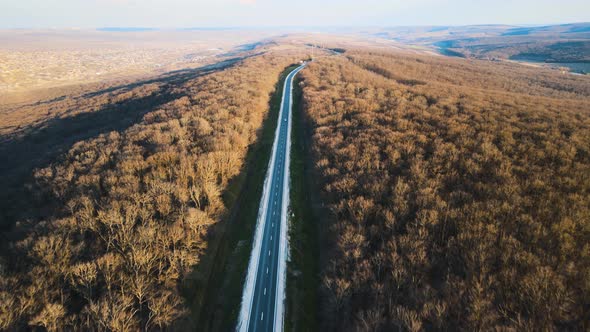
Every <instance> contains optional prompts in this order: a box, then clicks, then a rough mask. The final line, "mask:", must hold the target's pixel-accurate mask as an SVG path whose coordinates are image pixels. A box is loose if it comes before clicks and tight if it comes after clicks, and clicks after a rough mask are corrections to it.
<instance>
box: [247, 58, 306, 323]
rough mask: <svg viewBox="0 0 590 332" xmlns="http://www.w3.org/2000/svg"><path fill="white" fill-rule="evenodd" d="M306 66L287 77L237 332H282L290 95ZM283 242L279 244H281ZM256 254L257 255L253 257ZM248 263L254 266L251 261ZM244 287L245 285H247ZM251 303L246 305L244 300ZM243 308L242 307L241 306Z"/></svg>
mask: <svg viewBox="0 0 590 332" xmlns="http://www.w3.org/2000/svg"><path fill="white" fill-rule="evenodd" d="M304 66H305V64H303V65H301V66H299V67H298V68H296V69H295V70H293V71H292V72H291V73H290V74H289V75H288V76H287V78H286V80H285V85H284V90H283V99H282V103H281V111H280V115H279V123H278V126H279V128H278V130H277V131H276V136H275V143H274V146H273V155H272V157H271V164H270V166H271V167H272V169H269V170H268V171H267V172H270V173H267V174H269V175H268V176H269V177H268V179H267V185H268V184H270V188H269V190H268V191H267V192H268V195H267V196H266V197H264V198H263V199H262V201H261V209H262V210H265V211H266V213H265V214H261V219H264V222H263V223H261V221H262V220H259V221H258V222H257V224H258V225H259V226H258V227H262V229H261V230H262V232H263V233H262V242H261V245H260V246H259V247H258V248H257V247H256V246H253V247H254V249H253V251H257V252H253V254H252V258H251V260H254V261H256V259H255V258H256V257H258V260H257V263H258V264H257V268H256V277H255V282H254V290H253V292H249V293H250V294H251V295H250V297H251V298H250V299H246V305H249V306H250V307H249V309H250V310H249V313H248V318H247V321H245V322H240V324H243V325H241V326H238V330H241V331H244V330H247V331H278V330H282V326H283V325H282V321H283V299H284V286H285V285H284V274H285V264H286V262H285V260H286V256H287V255H286V241H287V239H286V233H287V229H286V228H287V225H286V220H287V215H286V214H287V206H286V205H288V199H289V197H288V195H289V192H288V181H289V179H288V174H289V172H288V167H289V157H288V155H287V154H288V152H289V151H290V150H289V144H290V140H289V135H290V126H291V116H290V114H291V104H292V102H291V99H292V97H291V93H292V83H293V77H294V76H295V75H296V74H297V73H298V72H299V71H300V70H301V69H303V67H304ZM281 242H282V243H281ZM255 255H256V256H255ZM250 264H256V262H255V263H253V262H250ZM246 287H247V286H246ZM248 300H249V301H250V303H247V301H248ZM243 305H244V304H243Z"/></svg>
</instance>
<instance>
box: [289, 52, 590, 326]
mask: <svg viewBox="0 0 590 332" xmlns="http://www.w3.org/2000/svg"><path fill="white" fill-rule="evenodd" d="M302 75H303V76H302V77H303V79H302V83H301V86H302V89H303V98H304V109H305V116H306V121H307V123H308V126H309V128H310V131H311V144H312V147H313V155H312V158H313V163H314V168H315V173H316V174H317V177H318V179H317V181H318V182H319V183H320V186H321V188H322V197H323V200H324V202H325V203H326V204H327V205H328V206H329V208H330V211H331V219H330V220H329V221H326V222H324V223H323V224H322V227H323V228H324V229H325V230H326V232H325V236H324V238H323V239H321V241H320V243H321V245H322V246H324V250H326V257H324V258H323V259H322V264H321V269H322V275H321V280H322V284H321V286H320V287H321V298H322V300H321V301H322V302H321V304H320V308H321V313H320V321H321V323H322V324H323V328H324V329H325V330H328V331H342V330H344V331H391V330H398V329H399V330H408V331H420V330H424V329H426V330H467V331H474V330H494V329H513V330H586V329H588V328H589V326H590V325H589V324H590V321H589V320H588V319H589V317H590V311H589V308H588V299H590V284H589V283H588V280H590V244H589V242H588V239H589V238H590V150H589V149H590V80H589V79H588V78H587V77H576V76H572V75H559V73H558V72H550V71H543V70H540V71H539V70H538V69H530V68H526V67H523V66H515V65H503V64H497V63H489V62H481V61H468V60H458V59H449V58H443V57H424V56H415V55H412V56H404V55H402V54H399V53H387V52H383V51H375V52H370V51H366V50H364V51H360V50H349V51H348V52H346V53H345V54H344V55H342V56H334V57H330V58H323V59H319V60H318V61H316V62H314V63H312V64H310V65H309V67H308V69H306V70H305V71H304V72H303V73H302Z"/></svg>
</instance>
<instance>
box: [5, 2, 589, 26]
mask: <svg viewBox="0 0 590 332" xmlns="http://www.w3.org/2000/svg"><path fill="white" fill-rule="evenodd" d="M587 21H590V2H588V1H587V0H563V1H560V2H557V1H555V0H522V1H518V2H517V3H515V1H511V0H498V1H481V0H475V1H473V0H447V1H443V0H414V1H402V0H366V1H358V0H356V1H355V0H325V1H321V2H320V1H317V0H299V1H292V2H287V1H277V0H146V1H140V0H84V1H80V0H55V1H45V0H19V1H16V0H0V28H1V29H7V28H8V29H10V28H71V27H78V28H95V27H105V26H117V27H137V26H141V27H157V28H178V27H303V26H315V27H320V26H401V25H471V24H514V25H518V24H521V25H524V24H559V23H570V22H587Z"/></svg>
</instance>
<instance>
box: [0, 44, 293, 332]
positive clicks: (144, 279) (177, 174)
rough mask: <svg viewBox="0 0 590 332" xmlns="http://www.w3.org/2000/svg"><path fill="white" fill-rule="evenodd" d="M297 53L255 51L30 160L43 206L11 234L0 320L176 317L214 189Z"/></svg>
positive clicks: (59, 323)
mask: <svg viewBox="0 0 590 332" xmlns="http://www.w3.org/2000/svg"><path fill="white" fill-rule="evenodd" d="M299 58H300V56H296V54H295V53H293V52H290V51H283V52H274V53H272V54H270V55H260V56H255V57H252V58H249V59H246V60H243V61H241V62H239V63H237V64H235V65H233V66H231V67H229V68H227V69H224V70H220V71H217V72H214V73H211V74H208V75H205V76H202V77H199V78H195V79H191V80H188V81H186V82H182V83H180V84H177V85H175V86H174V87H173V89H172V91H170V93H171V94H172V95H173V96H175V97H174V98H173V100H172V101H170V102H168V103H166V104H164V105H163V106H162V107H161V108H160V109H158V110H156V111H154V112H149V113H147V114H145V115H144V116H143V118H142V119H141V120H140V121H138V123H136V124H135V125H133V126H131V127H129V128H128V129H126V130H124V131H112V132H110V133H107V134H101V135H100V136H98V137H97V138H94V139H88V140H84V141H80V142H77V143H76V144H75V145H74V146H73V147H72V148H71V149H70V150H69V151H68V152H67V153H65V154H64V155H62V156H60V157H59V160H57V161H55V162H54V163H52V164H51V165H50V166H48V167H45V168H42V169H38V170H36V171H35V174H34V177H35V183H34V184H30V185H31V186H32V187H33V188H34V190H32V191H34V192H37V193H38V195H39V198H38V199H39V200H47V201H49V202H50V203H51V204H48V206H52V207H53V208H52V209H50V210H49V211H46V213H47V215H46V218H44V220H43V221H41V222H39V223H29V222H20V223H18V224H17V226H16V227H14V230H13V231H12V233H11V234H10V235H9V236H10V237H11V238H13V239H14V240H13V241H12V242H11V243H10V245H9V250H8V252H4V253H3V256H2V261H1V262H0V263H1V269H0V272H1V273H2V275H1V277H0V308H1V309H0V329H1V330H7V329H19V330H20V329H25V328H27V327H28V328H33V327H42V328H45V329H47V330H64V329H65V330H70V329H74V330H113V331H124V330H154V329H156V330H157V329H165V328H167V327H170V326H172V325H173V324H176V323H178V322H179V321H182V320H183V319H186V318H187V316H188V315H187V308H186V304H185V303H184V300H183V298H182V297H181V294H180V289H181V287H180V286H181V283H182V281H183V279H184V278H185V276H187V274H188V273H189V271H191V269H192V267H193V266H194V265H196V264H198V263H199V260H200V256H201V255H202V253H203V251H204V250H205V248H206V247H207V237H206V235H207V231H208V229H209V228H210V226H211V225H213V224H215V223H217V222H218V221H219V220H220V219H222V218H223V217H224V215H225V212H226V211H227V210H228V208H229V207H228V206H225V203H224V202H223V201H222V199H221V194H222V192H223V191H224V190H225V188H226V186H227V184H228V181H229V180H230V179H232V178H233V177H234V176H236V175H237V174H238V173H239V172H240V171H241V170H242V167H243V163H244V159H245V156H246V152H247V148H248V147H249V146H250V145H251V144H252V143H254V142H255V141H256V139H257V133H258V131H259V129H260V128H261V125H262V122H263V119H264V117H265V116H266V114H267V110H268V102H269V96H270V93H271V92H272V90H273V89H274V85H275V84H276V81H277V79H278V77H279V74H280V72H281V71H282V70H283V69H284V68H285V67H286V66H288V65H289V64H291V63H293V62H294V61H295V60H298V59H299ZM147 93H148V94H149V93H152V91H151V90H150V91H147ZM128 97H133V96H126V97H125V98H128Z"/></svg>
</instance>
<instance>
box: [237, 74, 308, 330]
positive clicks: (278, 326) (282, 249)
mask: <svg viewBox="0 0 590 332" xmlns="http://www.w3.org/2000/svg"><path fill="white" fill-rule="evenodd" d="M304 67H305V63H304V64H303V65H301V66H299V67H298V68H296V69H295V70H293V71H292V72H291V73H290V74H289V75H287V78H286V79H285V82H284V83H283V97H282V99H281V106H280V109H279V115H280V116H279V121H280V120H281V119H282V118H283V114H282V113H283V112H282V110H283V107H284V103H285V91H286V87H287V82H288V81H289V80H290V79H292V78H293V77H294V76H295V75H296V74H297V73H298V72H299V71H301V69H303V68H304ZM289 76H291V77H289ZM292 87H293V85H292V84H291V91H290V92H291V93H290V94H289V97H290V98H289V101H288V102H289V110H291V107H292V105H293V95H292ZM290 119H291V112H289V114H288V120H290ZM285 120H287V119H285ZM287 124H288V125H287V147H286V148H287V157H286V160H285V164H286V165H289V160H290V152H291V121H288V122H287ZM280 129H281V126H277V128H276V130H275V138H278V137H280V135H279V133H280ZM278 143H279V140H278V139H275V140H274V142H273V147H272V154H271V158H270V160H269V162H268V167H267V169H268V171H267V175H266V178H265V179H264V185H263V191H262V197H261V198H260V205H259V208H258V216H257V219H256V230H255V232H254V239H253V242H254V245H253V247H252V252H251V254H250V260H249V263H248V271H247V273H246V281H245V283H244V290H243V292H242V304H241V308H240V315H239V319H238V324H237V326H236V331H240V332H242V331H244V332H245V331H247V330H248V326H249V323H250V314H251V311H252V302H253V301H254V288H255V285H256V277H257V273H256V271H258V265H259V260H260V252H261V249H262V236H263V233H264V225H265V223H266V211H267V210H268V203H269V197H268V196H269V194H270V187H271V186H272V179H273V175H274V167H272V166H273V165H274V163H275V159H276V154H277V146H278ZM281 159H282V156H281ZM281 161H282V160H281ZM285 179H286V180H287V181H284V183H283V189H285V188H286V190H283V203H288V199H289V191H288V188H289V167H287V168H286V172H285ZM276 187H277V188H278V185H277V186H276ZM286 209H287V204H284V206H283V207H282V212H283V214H282V216H281V225H282V226H284V227H283V228H282V229H281V233H280V239H281V243H280V245H279V255H280V256H279V273H278V274H277V279H278V281H279V285H278V287H277V290H278V294H277V296H276V298H275V313H276V314H275V317H274V319H275V321H274V325H275V331H280V330H282V326H283V318H284V317H283V302H284V298H285V292H284V284H285V277H286V274H285V272H286V270H285V267H286V266H285V264H286V258H287V257H286V254H287V249H286V247H287V243H286ZM273 227H274V223H273ZM278 303H280V304H278Z"/></svg>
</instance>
